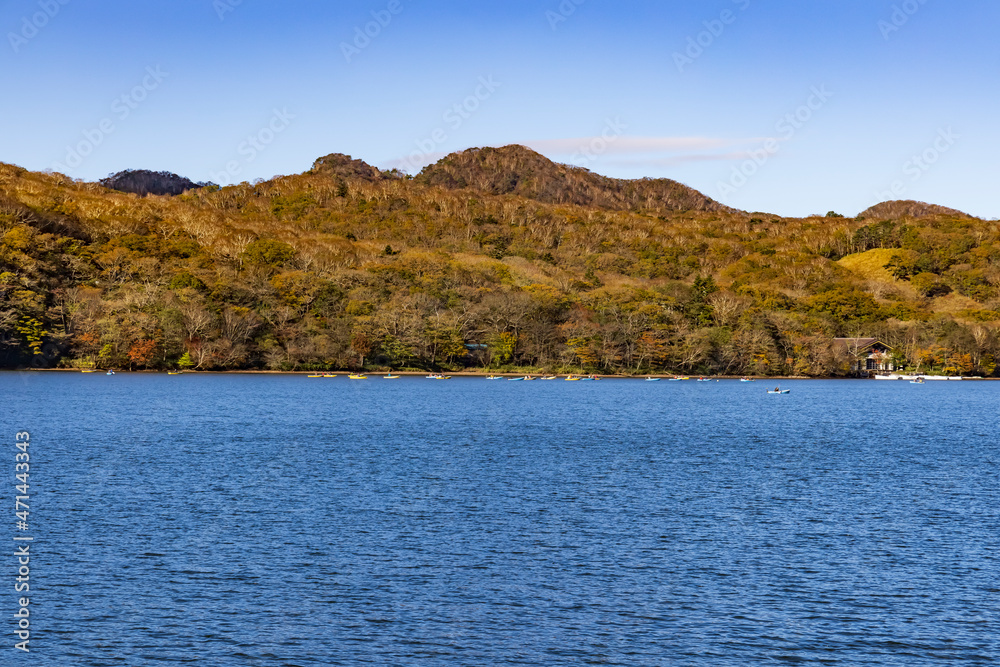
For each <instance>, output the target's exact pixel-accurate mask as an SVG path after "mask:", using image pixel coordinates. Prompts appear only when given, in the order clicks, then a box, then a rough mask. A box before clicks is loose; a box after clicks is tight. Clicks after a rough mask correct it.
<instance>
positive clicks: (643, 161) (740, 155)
mask: <svg viewBox="0 0 1000 667" xmlns="http://www.w3.org/2000/svg"><path fill="white" fill-rule="evenodd" d="M752 157H753V153H752V152H751V151H732V152H729V153H696V154H691V155H675V156H673V157H667V158H639V159H632V160H609V161H608V164H610V165H613V166H616V167H676V166H677V165H681V164H685V163H687V162H712V161H716V160H718V161H726V160H748V159H751V158H752Z"/></svg>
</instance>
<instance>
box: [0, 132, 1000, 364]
mask: <svg viewBox="0 0 1000 667" xmlns="http://www.w3.org/2000/svg"><path fill="white" fill-rule="evenodd" d="M132 173H137V172H132ZM171 180H172V179H171ZM183 187H184V189H185V190H186V192H184V194H180V195H175V196H170V195H155V194H150V195H147V196H140V195H137V194H132V193H123V192H119V191H115V190H110V189H107V188H105V187H104V186H102V185H101V184H97V183H83V182H76V181H73V180H71V179H69V178H67V177H64V176H61V175H58V174H41V173H32V172H28V171H25V170H24V169H21V168H18V167H15V166H11V165H3V164H0V365H2V366H4V367H26V366H32V365H34V366H48V367H57V366H62V367H95V366H96V367H102V368H104V367H114V368H134V369H146V368H150V369H155V368H176V367H186V368H197V369H202V370H224V369H276V370H314V369H358V368H362V367H364V368H393V369H401V368H419V369H438V368H449V369H457V368H461V367H489V368H491V369H496V368H504V367H531V368H536V369H539V370H541V369H545V370H551V371H558V370H561V371H575V372H579V371H593V372H623V373H649V372H683V373H699V374H709V373H712V374H740V375H742V374H759V375H790V374H795V375H831V374H833V375H836V374H844V373H846V372H847V370H848V364H849V359H848V358H846V357H845V355H844V352H843V351H838V350H837V349H835V348H834V347H833V346H832V345H831V339H832V338H833V337H835V336H871V337H878V338H880V339H882V340H883V341H884V342H886V343H888V344H889V345H892V346H894V348H895V349H896V355H897V361H898V363H900V364H903V365H906V366H908V367H910V368H913V369H919V370H920V371H921V372H932V371H939V372H949V373H965V374H978V375H994V374H995V373H996V363H995V359H996V356H997V354H998V352H1000V342H998V338H997V331H998V327H1000V312H998V310H1000V291H998V286H1000V227H998V223H997V222H996V221H985V220H979V219H975V218H971V217H969V216H966V215H964V214H961V213H959V212H957V211H952V210H950V209H943V208H940V207H932V206H928V205H923V204H918V203H917V202H891V203H888V204H883V205H880V206H878V207H875V208H873V209H870V210H869V211H867V212H865V214H863V215H862V216H859V217H858V219H848V218H843V217H840V216H837V215H836V214H833V213H831V214H828V215H827V216H823V217H814V218H805V219H787V218H781V217H778V216H775V215H768V214H763V213H753V214H747V213H743V212H739V211H733V210H731V209H728V208H726V207H724V206H722V205H721V204H718V203H717V202H714V201H712V200H711V199H708V198H707V197H704V196H703V195H701V194H699V193H697V192H696V191H694V190H691V189H690V188H687V187H685V186H683V185H681V184H678V183H675V182H673V181H667V180H641V181H621V180H616V179H609V178H605V177H602V176H598V175H596V174H592V173H590V172H587V171H585V170H581V169H578V168H574V167H567V166H563V165H556V164H553V163H552V162H549V161H548V160H546V159H545V158H543V157H542V156H540V155H538V154H536V153H533V152H532V151H529V150H528V149H525V148H521V147H507V148H503V149H476V150H471V151H465V152H463V153H458V154H455V155H451V156H448V157H446V158H445V159H443V160H442V161H441V162H439V163H438V164H436V165H432V166H430V167H428V168H427V169H425V170H424V172H423V173H422V174H420V175H418V176H417V177H415V178H409V177H404V176H402V175H400V174H398V173H395V172H382V171H379V170H378V169H376V168H374V167H372V166H370V165H367V164H365V163H364V162H361V161H359V160H352V159H351V158H349V157H347V156H343V155H330V156H326V157H324V158H320V159H319V160H317V161H316V163H315V164H314V165H313V168H312V169H311V170H310V171H308V172H306V173H303V174H299V175H294V176H284V177H278V178H275V179H273V180H270V181H265V182H258V183H254V184H250V183H242V184H239V185H235V186H231V187H225V188H221V189H220V188H218V187H215V186H207V187H200V188H195V189H187V188H188V187H189V186H188V185H187V184H186V183H184V184H183Z"/></svg>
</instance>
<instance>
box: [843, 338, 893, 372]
mask: <svg viewBox="0 0 1000 667" xmlns="http://www.w3.org/2000/svg"><path fill="white" fill-rule="evenodd" d="M833 344H834V347H835V348H836V349H839V350H840V351H841V352H842V353H846V354H847V355H848V357H849V358H850V363H851V373H855V374H857V375H874V374H876V373H891V372H892V371H894V370H896V365H895V364H894V363H893V360H892V351H893V350H892V348H891V347H889V346H888V345H886V344H885V343H883V342H882V341H880V340H878V339H877V338H834V339H833Z"/></svg>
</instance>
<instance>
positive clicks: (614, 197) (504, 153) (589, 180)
mask: <svg viewBox="0 0 1000 667" xmlns="http://www.w3.org/2000/svg"><path fill="white" fill-rule="evenodd" d="M307 173H309V174H314V175H320V176H326V177H330V178H334V179H339V180H344V181H346V180H355V179H360V180H364V181H368V182H371V183H375V182H381V181H391V180H410V179H411V177H409V176H406V175H405V174H403V173H402V172H400V171H398V170H396V169H390V170H380V169H378V168H377V167H374V166H372V165H370V164H368V163H367V162H364V161H363V160H358V159H355V158H352V157H351V156H349V155H344V154H342V153H331V154H329V155H326V156H323V157H321V158H318V159H317V160H316V161H315V162H314V163H313V165H312V168H311V169H310V171H309V172H307ZM412 180H414V181H416V182H417V183H421V184H425V185H430V186H437V187H442V188H445V189H449V190H468V191H473V192H478V193H482V194H488V195H513V196H518V197H523V198H525V199H531V200H534V201H538V202H542V203H546V204H571V205H576V206H585V207H593V208H599V209H603V210H609V211H627V210H651V211H659V212H681V211H702V212H721V213H736V214H739V213H742V211H739V210H738V209H734V208H731V207H729V206H726V205H724V204H721V203H719V202H718V201H715V200H714V199H712V198H710V197H708V196H706V195H704V194H702V193H701V192H699V191H697V190H695V189H694V188H691V187H688V186H686V185H684V184H682V183H678V182H677V181H673V180H670V179H666V178H643V179H634V180H629V179H617V178H609V177H607V176H601V175H600V174H595V173H594V172H592V171H589V170H587V169H583V168H581V167H575V166H570V165H565V164H559V163H556V162H553V161H552V160H549V159H548V158H546V157H545V156H543V155H541V154H540V153H537V152H535V151H533V150H531V149H529V148H526V147H524V146H520V145H510V146H503V147H499V148H490V147H485V148H470V149H468V150H464V151H459V152H456V153H452V154H450V155H447V156H446V157H444V158H442V159H440V160H438V161H437V162H435V163H433V164H431V165H428V166H427V167H425V168H424V169H423V170H422V171H421V172H420V173H419V174H418V175H416V176H415V177H412ZM99 182H100V184H101V185H103V186H104V187H106V188H108V189H111V190H117V191H119V192H129V193H134V194H137V195H140V196H147V195H169V196H176V195H180V194H183V193H184V192H187V191H188V190H193V189H197V188H202V187H218V186H217V185H216V184H214V183H205V182H194V181H192V180H190V179H188V178H185V177H183V176H178V175H177V174H174V173H171V172H168V171H150V170H146V169H127V170H125V171H120V172H118V173H116V174H111V175H110V176H108V177H107V178H104V179H101V180H100V181H99ZM754 215H757V214H756V213H755V214H754ZM764 215H770V214H766V213H765V214H764ZM935 215H949V216H956V217H966V218H969V217H972V216H969V215H968V214H966V213H963V212H961V211H958V210H955V209H952V208H948V207H945V206H938V205H935V204H927V203H924V202H918V201H886V202H882V203H880V204H877V205H875V206H872V207H871V208H868V209H866V210H865V211H862V212H861V213H860V214H859V215H858V216H857V218H858V219H890V218H924V217H928V216H935Z"/></svg>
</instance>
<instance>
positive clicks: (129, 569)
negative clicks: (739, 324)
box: [0, 372, 1000, 667]
mask: <svg viewBox="0 0 1000 667" xmlns="http://www.w3.org/2000/svg"><path fill="white" fill-rule="evenodd" d="M774 384H776V382H775V381H773V380H771V381H759V382H756V383H740V382H736V381H721V382H710V383H696V382H693V381H687V382H656V383H652V382H643V381H641V380H602V381H600V382H564V381H562V380H560V381H554V382H543V381H539V382H506V381H500V382H489V381H486V380H485V379H483V378H455V379H452V380H448V381H433V380H427V379H424V378H403V379H399V380H383V379H381V378H378V377H372V378H371V379H369V380H367V381H350V380H348V379H347V378H346V377H344V376H341V377H338V378H336V379H308V378H306V377H305V376H293V375H180V376H166V375H151V374H118V375H116V376H113V377H108V376H105V375H103V374H66V373H41V372H36V373H3V374H0V400H2V406H3V409H2V416H0V427H2V429H3V431H2V433H3V438H4V442H5V448H4V451H5V452H7V453H6V454H5V455H4V456H5V458H3V459H0V464H2V465H3V466H4V469H5V470H7V471H8V472H7V473H5V478H6V479H8V484H7V489H6V493H7V495H8V497H9V498H10V500H9V501H5V502H9V503H10V505H9V506H13V496H14V495H15V491H14V488H13V487H14V484H15V482H14V481H13V468H14V455H15V453H16V451H17V450H15V449H14V444H13V443H14V435H15V433H16V432H17V431H20V430H27V431H29V432H30V434H31V444H30V448H31V449H30V453H31V478H30V479H31V489H30V495H31V515H30V516H31V528H30V531H29V534H30V535H31V536H33V537H34V542H32V543H31V551H32V555H33V557H32V560H31V603H30V604H31V654H30V660H29V661H27V662H25V663H24V664H37V665H53V666H59V667H70V666H76V665H87V666H91V665H128V666H133V665H165V664H179V663H189V664H198V665H220V666H229V665H233V666H236V665H239V666H247V665H251V666H258V665H259V666H265V665H267V666H270V665H302V666H305V665H337V664H350V665H356V664H373V665H417V664H419V665H578V664H601V665H629V666H634V665H705V666H713V667H715V666H719V665H749V664H809V665H811V664H816V665H819V664H825V665H908V666H909V665H935V664H940V665H957V664H968V665H984V664H993V663H995V662H997V661H998V660H1000V561H998V558H1000V493H998V491H1000V468H998V461H1000V448H998V443H997V433H998V421H1000V418H998V409H997V408H998V405H1000V383H993V382H940V383H928V384H926V385H922V386H917V385H911V384H909V383H908V382H873V381H795V382H792V381H782V383H781V386H782V388H790V389H791V390H792V391H791V393H790V394H788V395H782V396H778V395H768V394H767V393H766V391H765V390H766V389H768V388H773V385H774ZM9 514H10V515H9V516H8V517H7V518H6V532H7V535H8V538H7V539H8V544H12V542H11V541H10V540H11V539H12V537H16V536H17V535H19V534H21V533H19V532H18V531H17V530H16V529H15V517H14V516H13V512H10V513H9ZM13 561H14V559H13V558H10V557H9V558H8V559H7V562H6V563H5V565H4V567H3V569H2V571H3V572H4V573H5V574H4V575H3V576H5V577H8V581H5V582H0V589H2V590H3V591H5V592H4V593H3V595H2V596H0V604H2V609H3V612H4V616H5V617H6V618H8V619H10V618H11V615H12V614H13V613H14V612H15V611H16V607H15V605H16V602H17V596H16V595H15V593H14V592H13V578H14V573H15V569H16V566H15V565H14V563H13ZM6 627H7V629H8V631H7V632H5V633H4V637H5V640H6V641H7V642H8V645H7V646H4V647H2V652H3V653H4V654H6V655H7V656H8V658H10V657H11V655H12V653H19V652H17V651H14V649H13V648H12V646H13V644H14V642H15V641H17V639H15V635H14V634H13V630H14V623H13V622H12V621H10V620H8V621H7V622H6ZM25 657H26V658H27V657H28V656H25ZM0 662H3V661H2V660H0ZM6 664H13V663H6ZM19 664H20V663H19Z"/></svg>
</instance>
